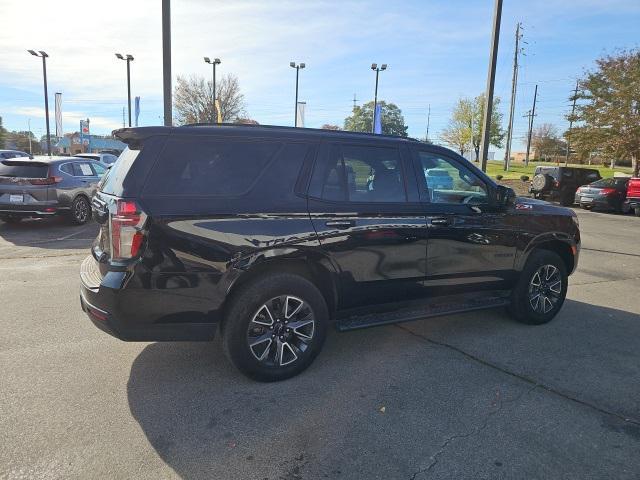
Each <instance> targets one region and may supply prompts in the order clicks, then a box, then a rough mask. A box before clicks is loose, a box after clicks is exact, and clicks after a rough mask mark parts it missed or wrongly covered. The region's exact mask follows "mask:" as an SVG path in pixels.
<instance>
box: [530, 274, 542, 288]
mask: <svg viewBox="0 0 640 480" xmlns="http://www.w3.org/2000/svg"><path fill="white" fill-rule="evenodd" d="M541 283H542V280H541V279H540V272H536V273H535V275H534V276H533V278H532V279H531V285H533V286H534V287H539V286H540V285H541Z"/></svg>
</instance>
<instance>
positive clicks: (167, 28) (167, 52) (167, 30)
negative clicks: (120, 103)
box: [162, 0, 173, 127]
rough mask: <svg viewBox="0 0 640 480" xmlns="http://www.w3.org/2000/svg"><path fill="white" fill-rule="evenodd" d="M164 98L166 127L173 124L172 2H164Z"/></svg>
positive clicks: (164, 0)
mask: <svg viewBox="0 0 640 480" xmlns="http://www.w3.org/2000/svg"><path fill="white" fill-rule="evenodd" d="M162 97H163V104H164V126H165V127H170V126H171V125H172V123H173V114H172V113H171V111H172V108H171V102H172V96H171V0H162Z"/></svg>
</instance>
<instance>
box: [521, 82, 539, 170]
mask: <svg viewBox="0 0 640 480" xmlns="http://www.w3.org/2000/svg"><path fill="white" fill-rule="evenodd" d="M537 98H538V85H536V89H535V90H534V92H533V107H532V108H531V110H529V112H528V113H527V115H525V117H529V134H528V135H527V154H526V155H525V157H524V164H525V166H528V165H529V151H530V149H531V132H532V131H533V118H534V117H535V116H536V99H537Z"/></svg>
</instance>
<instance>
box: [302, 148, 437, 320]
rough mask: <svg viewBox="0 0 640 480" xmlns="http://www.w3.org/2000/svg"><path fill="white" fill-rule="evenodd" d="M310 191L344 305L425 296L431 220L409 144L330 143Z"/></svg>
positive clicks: (312, 209) (313, 217)
mask: <svg viewBox="0 0 640 480" xmlns="http://www.w3.org/2000/svg"><path fill="white" fill-rule="evenodd" d="M309 194H310V195H309V203H308V205H309V213H310V215H311V220H312V222H313V226H314V228H315V231H316V232H317V234H318V237H319V241H320V244H321V247H322V249H323V250H324V251H325V252H326V254H327V255H328V256H329V257H330V259H331V261H332V262H333V264H334V267H335V268H336V269H337V270H338V271H339V275H340V279H341V288H342V295H341V301H342V305H341V307H342V308H351V307H359V306H364V305H370V304H380V303H387V302H395V301H399V300H408V299H411V298H416V297H419V296H421V295H422V294H423V280H424V276H425V260H426V258H425V252H426V222H425V217H424V213H423V212H422V208H421V205H420V202H419V200H418V197H417V192H416V190H415V178H414V176H413V173H412V171H411V169H410V163H409V158H408V152H407V150H405V147H401V146H399V145H398V144H397V143H395V142H394V143H392V142H389V143H386V144H383V145H371V144H370V143H351V142H331V143H325V144H323V145H322V147H321V152H320V155H319V158H318V161H317V162H316V164H315V167H314V171H313V174H312V179H311V185H310V191H309Z"/></svg>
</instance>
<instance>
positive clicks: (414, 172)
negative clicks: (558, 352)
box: [80, 125, 580, 381]
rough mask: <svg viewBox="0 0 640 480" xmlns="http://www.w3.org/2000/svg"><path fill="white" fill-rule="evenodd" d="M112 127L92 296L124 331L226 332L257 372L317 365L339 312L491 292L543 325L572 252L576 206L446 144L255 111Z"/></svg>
mask: <svg viewBox="0 0 640 480" xmlns="http://www.w3.org/2000/svg"><path fill="white" fill-rule="evenodd" d="M114 133H115V135H116V137H118V138H119V139H120V140H122V141H123V142H125V143H126V144H127V145H128V148H127V149H126V150H125V151H124V152H123V153H122V155H121V156H120V158H119V159H118V162H116V164H115V165H114V166H113V167H112V169H111V171H110V172H109V174H108V175H107V177H106V179H105V181H104V182H103V183H102V184H101V186H100V187H99V189H98V192H97V193H96V196H95V197H94V200H93V208H94V210H93V215H94V218H95V219H96V221H97V222H98V223H99V225H100V232H99V234H98V236H97V238H96V240H95V242H94V244H93V246H92V248H91V255H90V256H88V257H87V258H86V259H85V260H84V262H83V263H82V267H81V273H80V279H81V306H82V309H83V310H84V311H85V312H86V313H87V314H88V316H89V318H90V320H91V321H92V322H93V323H94V324H95V325H96V326H97V327H98V328H100V329H102V330H104V331H105V332H108V333H109V334H111V335H113V336H115V337H117V338H120V339H122V340H135V341H158V340H211V339H212V338H213V337H214V335H215V334H216V332H219V334H220V335H221V336H222V343H223V346H224V349H225V351H226V354H227V356H228V357H229V358H230V360H231V362H232V363H233V364H234V365H235V366H236V367H238V368H239V369H240V370H241V371H242V372H244V373H245V374H246V375H248V376H250V377H252V378H254V379H257V380H261V381H273V380H281V379H284V378H287V377H291V376H293V375H295V374H297V373H299V372H301V371H302V370H304V369H305V368H306V367H308V366H309V365H310V364H311V362H312V361H313V359H314V358H315V357H316V355H318V353H319V352H320V349H321V348H322V345H323V342H324V340H325V334H326V331H327V327H328V325H329V323H330V322H333V323H334V324H335V326H336V327H337V328H338V330H342V331H343V330H351V329H356V328H363V327H370V326H375V325H383V324H388V323H396V322H401V321H408V320H416V319H422V318H425V317H430V316H435V315H443V314H448V313H454V312H463V311H470V310H479V309H484V308H491V307H507V308H508V309H509V311H510V312H511V314H512V315H513V316H514V317H515V319H516V320H518V321H520V322H524V323H528V324H542V323H546V322H549V321H550V320H551V319H552V318H553V317H555V315H556V314H557V313H558V311H559V310H560V308H561V306H562V304H563V301H564V298H565V295H566V292H567V277H568V275H569V274H571V273H572V272H573V271H574V269H575V268H576V265H577V262H578V255H579V248H580V232H579V229H578V221H577V218H576V215H575V213H574V212H573V211H572V210H570V209H566V208H563V207H560V206H555V205H551V204H549V203H547V202H543V201H539V200H534V199H516V197H515V194H514V192H513V190H511V189H510V188H507V187H504V186H500V185H496V184H495V183H494V182H493V180H491V178H489V177H488V176H487V175H485V174H484V173H483V172H481V171H480V170H478V169H477V168H476V167H474V166H473V165H472V164H471V163H470V162H468V161H467V160H465V159H464V158H463V157H461V156H460V155H458V154H456V153H454V152H452V151H450V150H448V149H446V148H443V147H438V146H434V145H427V144H424V143H421V142H418V141H413V140H410V139H406V138H400V137H387V136H382V135H370V134H361V133H352V132H334V131H328V130H313V129H299V128H286V127H266V126H245V125H236V126H234V125H218V126H214V127H212V126H183V127H142V128H126V129H121V130H117V131H116V132H114ZM445 166H446V169H447V170H448V171H449V172H450V174H451V175H452V176H453V177H454V182H453V184H454V185H455V188H447V189H445V188H442V187H441V189H440V190H438V194H437V195H432V193H431V192H430V186H429V183H428V181H427V176H426V175H425V170H429V169H432V168H444V167H445ZM349 176H352V177H353V178H352V179H351V180H350V179H349V178H348V177H349ZM371 177H373V181H371Z"/></svg>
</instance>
